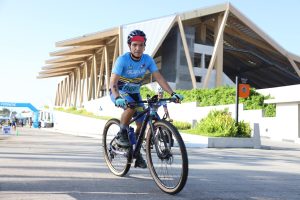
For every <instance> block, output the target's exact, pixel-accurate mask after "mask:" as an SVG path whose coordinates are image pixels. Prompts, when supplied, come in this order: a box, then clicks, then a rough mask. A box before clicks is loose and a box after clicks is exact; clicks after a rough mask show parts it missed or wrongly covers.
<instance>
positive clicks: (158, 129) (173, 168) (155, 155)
mask: <svg viewBox="0 0 300 200" xmlns="http://www.w3.org/2000/svg"><path fill="white" fill-rule="evenodd" d="M153 129H154V132H153V133H152V132H151V130H150V129H149V130H148V134H147V141H146V154H147V162H148V167H149V169H150V173H151V175H152V177H153V179H154V181H155V183H156V184H157V185H158V187H159V188H160V189H161V190H162V191H164V192H166V193H168V194H176V193H178V192H180V191H181V190H182V189H183V187H184V186H185V184H186V181H187V177H188V156H187V152H186V148H185V144H184V142H183V140H182V138H181V136H180V134H179V132H178V130H177V129H176V128H175V127H174V125H173V124H171V123H170V122H167V121H164V120H161V121H156V122H154V123H153Z"/></svg>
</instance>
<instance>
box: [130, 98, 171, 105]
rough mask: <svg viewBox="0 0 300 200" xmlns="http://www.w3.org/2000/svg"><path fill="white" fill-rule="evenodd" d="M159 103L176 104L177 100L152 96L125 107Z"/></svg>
mask: <svg viewBox="0 0 300 200" xmlns="http://www.w3.org/2000/svg"><path fill="white" fill-rule="evenodd" d="M159 102H174V103H177V99H174V98H162V99H159V98H158V95H154V96H153V97H151V98H150V97H148V98H147V100H142V101H136V102H131V103H127V106H135V105H137V104H139V103H147V104H155V103H159Z"/></svg>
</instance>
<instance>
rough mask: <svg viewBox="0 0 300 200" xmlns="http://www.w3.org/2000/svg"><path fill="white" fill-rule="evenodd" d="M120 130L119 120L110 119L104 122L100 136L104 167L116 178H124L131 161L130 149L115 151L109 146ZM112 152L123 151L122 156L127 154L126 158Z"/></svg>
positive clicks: (111, 145)
mask: <svg viewBox="0 0 300 200" xmlns="http://www.w3.org/2000/svg"><path fill="white" fill-rule="evenodd" d="M119 130H120V120H118V119H110V120H108V121H107V122H106V124H105V126H104V130H103V135H102V146H103V153H104V159H105V162H106V165H107V166H108V168H109V169H110V171H111V172H112V173H113V174H115V175H116V176H125V175H126V174H127V172H128V171H129V169H130V166H131V161H132V147H130V148H128V149H126V150H125V149H123V148H120V149H117V148H118V147H117V146H116V147H113V144H111V143H112V142H113V141H112V140H113V139H114V138H115V136H116V135H117V133H118V131H119ZM112 148H115V149H114V150H118V152H122V151H124V154H126V153H127V156H125V155H123V154H119V153H116V152H115V151H112Z"/></svg>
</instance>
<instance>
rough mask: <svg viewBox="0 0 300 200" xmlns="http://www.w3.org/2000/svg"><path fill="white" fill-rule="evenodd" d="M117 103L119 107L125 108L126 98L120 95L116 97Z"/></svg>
mask: <svg viewBox="0 0 300 200" xmlns="http://www.w3.org/2000/svg"><path fill="white" fill-rule="evenodd" d="M115 105H116V106H117V107H122V108H125V107H126V100H125V99H123V98H122V97H120V96H119V97H117V98H116V101H115Z"/></svg>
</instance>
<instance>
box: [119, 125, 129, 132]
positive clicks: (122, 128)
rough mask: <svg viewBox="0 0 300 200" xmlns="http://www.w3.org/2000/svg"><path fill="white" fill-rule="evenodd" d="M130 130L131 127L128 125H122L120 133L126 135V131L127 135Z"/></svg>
mask: <svg viewBox="0 0 300 200" xmlns="http://www.w3.org/2000/svg"><path fill="white" fill-rule="evenodd" d="M128 129H129V126H128V125H125V124H120V131H121V132H122V133H124V132H125V131H126V132H125V133H127V132H128Z"/></svg>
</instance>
